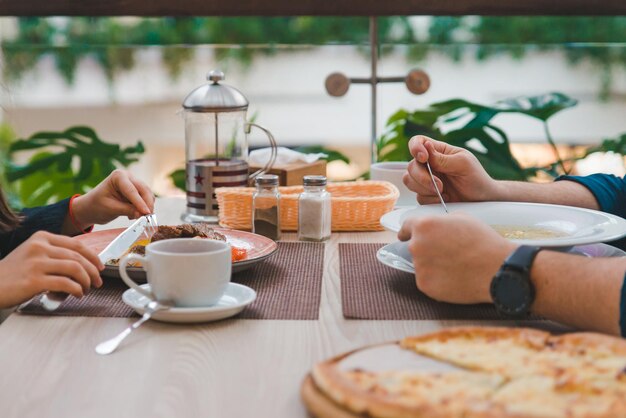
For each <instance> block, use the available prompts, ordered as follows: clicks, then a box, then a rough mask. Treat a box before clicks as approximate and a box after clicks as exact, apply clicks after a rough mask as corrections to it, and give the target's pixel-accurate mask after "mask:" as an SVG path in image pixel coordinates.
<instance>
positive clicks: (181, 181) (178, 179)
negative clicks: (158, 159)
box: [169, 168, 187, 191]
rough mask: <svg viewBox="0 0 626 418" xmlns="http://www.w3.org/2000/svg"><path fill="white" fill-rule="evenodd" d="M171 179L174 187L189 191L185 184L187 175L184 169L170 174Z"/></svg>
mask: <svg viewBox="0 0 626 418" xmlns="http://www.w3.org/2000/svg"><path fill="white" fill-rule="evenodd" d="M169 178H170V179H172V183H174V186H176V187H177V188H179V189H180V190H182V191H187V186H186V184H185V181H186V173H185V169H184V168H181V169H178V170H174V171H172V172H171V173H170V174H169Z"/></svg>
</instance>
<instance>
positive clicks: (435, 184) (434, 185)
mask: <svg viewBox="0 0 626 418" xmlns="http://www.w3.org/2000/svg"><path fill="white" fill-rule="evenodd" d="M426 168H428V173H429V174H430V179H431V180H432V181H433V187H434V188H435V192H437V196H439V201H440V202H441V205H442V206H443V209H444V210H445V211H446V213H450V212H448V207H447V206H446V202H444V201H443V197H442V196H441V193H439V188H438V187H437V183H436V182H435V176H433V171H432V170H431V169H430V164H429V163H428V161H426Z"/></svg>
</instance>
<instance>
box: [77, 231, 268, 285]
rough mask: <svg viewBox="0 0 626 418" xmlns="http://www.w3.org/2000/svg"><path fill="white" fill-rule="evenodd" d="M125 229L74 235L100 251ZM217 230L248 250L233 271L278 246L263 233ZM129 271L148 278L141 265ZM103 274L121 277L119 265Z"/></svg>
mask: <svg viewBox="0 0 626 418" xmlns="http://www.w3.org/2000/svg"><path fill="white" fill-rule="evenodd" d="M125 230H126V229H125V228H116V229H105V230H102V231H96V232H92V233H90V234H84V235H78V236H76V237H74V239H76V240H79V241H80V242H82V243H83V244H85V245H86V246H87V247H89V248H91V249H92V250H93V251H94V252H96V253H100V252H101V251H102V250H104V249H105V248H106V246H107V245H109V243H110V242H111V241H113V240H114V239H115V238H116V237H117V236H118V235H119V234H121V233H122V232H124V231H125ZM215 230H216V231H218V232H220V233H221V234H224V235H225V236H226V238H227V239H228V242H229V243H230V244H232V245H233V246H235V247H238V248H244V249H245V250H246V252H247V257H246V259H245V260H241V261H235V262H234V263H233V273H237V272H239V271H243V270H246V269H248V268H250V267H252V266H253V265H254V264H256V263H258V262H259V261H261V260H264V259H266V258H267V257H269V256H270V255H272V254H273V253H274V251H276V249H277V248H278V246H277V245H276V242H274V241H272V240H271V239H269V238H266V237H264V236H262V235H257V234H253V233H251V232H245V231H236V230H232V229H222V228H215ZM121 255H122V254H120V256H121ZM127 271H128V275H129V276H130V277H132V278H133V279H136V280H144V281H145V280H146V272H145V271H144V270H143V269H142V268H141V267H128V268H127ZM102 275H103V276H107V277H118V278H119V277H120V275H119V269H118V267H117V266H113V265H108V264H107V265H105V269H104V271H103V272H102Z"/></svg>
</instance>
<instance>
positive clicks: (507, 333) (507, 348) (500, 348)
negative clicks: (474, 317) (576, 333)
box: [401, 327, 550, 378]
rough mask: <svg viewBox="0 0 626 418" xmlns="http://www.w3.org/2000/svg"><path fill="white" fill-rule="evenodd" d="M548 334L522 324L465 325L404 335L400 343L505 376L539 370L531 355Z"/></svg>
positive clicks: (440, 357) (469, 367)
mask: <svg viewBox="0 0 626 418" xmlns="http://www.w3.org/2000/svg"><path fill="white" fill-rule="evenodd" d="M549 337H550V334H549V333H547V332H543V331H538V330H531V329H523V328H497V327H492V328H487V327H484V328H483V327H465V328H450V329H445V330H443V331H439V332H436V333H432V334H426V335H422V336H417V337H409V338H405V339H404V340H402V342H401V346H402V347H404V348H407V349H410V350H414V351H416V352H417V353H419V354H422V355H425V356H429V357H432V358H436V359H438V360H441V361H446V362H450V363H452V364H455V365H457V366H459V367H462V368H465V369H469V370H478V371H484V372H490V373H498V374H500V375H502V376H506V377H509V378H511V377H515V376H523V375H527V374H532V373H537V372H540V371H541V370H540V369H541V368H542V367H543V365H541V364H538V363H535V362H533V358H534V357H536V355H537V354H538V353H539V352H541V350H543V349H544V348H545V345H546V342H547V341H548V338H549Z"/></svg>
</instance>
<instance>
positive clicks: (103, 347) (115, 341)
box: [96, 300, 172, 356]
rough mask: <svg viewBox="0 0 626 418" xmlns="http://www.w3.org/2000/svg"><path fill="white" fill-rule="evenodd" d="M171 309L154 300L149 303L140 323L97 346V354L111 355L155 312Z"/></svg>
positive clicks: (167, 305) (169, 306)
mask: <svg viewBox="0 0 626 418" xmlns="http://www.w3.org/2000/svg"><path fill="white" fill-rule="evenodd" d="M171 307H172V306H171V305H169V304H163V303H159V302H157V301H154V300H152V301H150V302H148V304H147V305H146V308H145V311H144V314H143V316H142V317H141V319H140V320H139V321H137V322H135V323H134V324H132V325H131V326H129V327H128V328H126V329H125V330H124V331H122V332H120V333H119V334H118V335H116V336H115V337H113V338H111V339H110V340H107V341H103V342H101V343H100V344H98V345H97V346H96V353H98V354H100V355H102V356H106V355H107V354H111V353H112V352H114V351H115V350H116V349H117V347H119V345H120V344H121V343H122V341H124V339H125V338H126V337H128V336H129V335H130V334H131V332H133V331H134V330H136V329H137V328H139V327H140V326H141V325H142V324H143V323H144V322H146V321H147V320H148V319H150V318H151V317H152V315H153V314H154V313H155V312H158V311H163V310H166V309H170V308H171Z"/></svg>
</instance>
